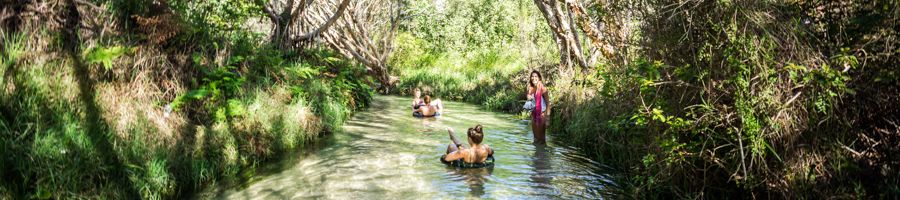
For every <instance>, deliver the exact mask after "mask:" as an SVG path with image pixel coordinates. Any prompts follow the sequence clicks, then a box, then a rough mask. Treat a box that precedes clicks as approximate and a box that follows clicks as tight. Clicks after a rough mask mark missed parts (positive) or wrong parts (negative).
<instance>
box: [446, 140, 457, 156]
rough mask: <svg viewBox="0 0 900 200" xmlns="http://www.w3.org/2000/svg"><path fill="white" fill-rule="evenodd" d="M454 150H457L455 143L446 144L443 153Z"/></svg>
mask: <svg viewBox="0 0 900 200" xmlns="http://www.w3.org/2000/svg"><path fill="white" fill-rule="evenodd" d="M454 151H459V147H456V145H455V144H453V143H450V145H447V153H444V154H450V153H452V152H454Z"/></svg>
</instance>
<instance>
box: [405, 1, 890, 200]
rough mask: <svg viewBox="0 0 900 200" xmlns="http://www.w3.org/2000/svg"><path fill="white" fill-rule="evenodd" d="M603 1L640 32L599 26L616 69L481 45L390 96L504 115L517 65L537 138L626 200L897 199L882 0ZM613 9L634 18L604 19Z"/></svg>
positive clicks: (515, 87) (608, 63) (413, 73)
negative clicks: (454, 102)
mask: <svg viewBox="0 0 900 200" xmlns="http://www.w3.org/2000/svg"><path fill="white" fill-rule="evenodd" d="M614 4H615V5H610V6H603V7H602V8H592V9H596V10H593V11H595V12H600V13H606V12H611V13H620V14H621V15H622V16H626V15H628V16H631V15H634V16H636V17H637V18H635V19H636V20H637V21H638V22H634V21H627V20H624V19H621V18H615V17H610V18H609V19H608V20H611V21H617V22H608V23H612V24H615V23H620V24H617V26H622V27H620V28H622V29H624V30H630V31H627V32H622V33H614V34H621V35H618V36H617V35H610V36H611V37H612V38H610V40H621V41H619V42H620V43H621V44H623V45H622V46H620V47H616V48H619V49H618V50H619V53H618V55H617V56H618V57H616V58H609V59H601V60H599V61H598V62H596V63H595V64H594V65H593V66H590V67H587V68H580V67H578V66H572V65H568V66H567V65H561V66H559V67H557V66H556V65H555V64H551V66H550V67H547V66H545V64H537V63H532V62H527V60H528V58H530V57H528V56H524V55H525V54H521V55H517V53H518V52H519V51H520V50H519V49H526V50H531V49H527V48H510V49H506V50H504V51H501V53H499V54H495V55H510V54H511V55H517V56H511V59H510V60H509V61H503V59H502V58H508V57H503V56H485V57H487V58H499V59H495V60H499V61H500V62H487V63H486V64H484V63H481V62H480V59H481V58H483V57H481V56H480V55H484V54H480V53H478V52H479V51H477V50H484V49H491V48H482V47H479V46H474V47H472V46H466V47H465V48H469V49H476V50H474V51H467V52H470V53H466V54H463V55H476V56H470V57H466V56H457V57H450V58H451V59H446V60H445V61H442V60H441V59H444V58H445V57H448V56H443V55H442V54H428V53H425V54H422V55H425V56H409V58H414V59H413V60H416V59H418V60H424V61H427V62H419V63H424V66H425V67H405V68H404V67H402V66H401V68H400V70H399V72H400V74H405V75H406V76H401V77H400V82H401V85H402V87H400V88H401V89H408V88H411V87H413V86H419V85H423V86H430V87H433V88H435V89H434V93H435V94H438V95H437V96H441V97H444V98H447V97H448V96H449V98H458V99H460V100H461V101H466V102H472V103H476V104H481V105H484V106H485V107H486V108H489V109H495V110H502V111H506V112H517V111H519V110H520V106H521V100H524V95H523V93H524V84H525V83H526V82H525V80H524V75H525V73H526V69H538V70H540V71H541V72H542V73H543V74H545V77H548V78H546V81H545V84H547V85H548V86H549V88H550V90H551V91H550V92H551V94H552V95H551V97H552V99H553V109H552V113H551V119H550V123H551V125H550V127H549V128H550V130H549V134H551V135H554V136H555V137H557V138H561V139H564V140H567V141H570V142H572V143H575V144H577V145H578V146H580V147H582V150H584V151H585V152H587V153H589V154H590V155H592V156H593V158H594V159H596V160H598V161H599V162H601V163H607V164H610V165H612V166H614V167H616V168H618V169H621V170H622V171H624V172H625V173H624V174H622V175H621V176H615V177H617V180H616V182H617V183H619V184H620V185H621V186H622V187H623V188H624V191H621V192H620V193H618V195H621V196H622V197H626V198H637V199H644V198H671V197H680V198H728V197H738V198H740V197H739V196H734V195H741V196H742V197H747V196H748V195H751V194H752V196H754V197H760V198H788V199H792V198H825V197H839V198H893V197H897V196H898V195H900V189H898V188H900V186H898V185H900V182H898V181H900V179H898V178H897V177H900V176H898V175H897V173H896V170H891V169H896V168H898V167H900V165H898V164H900V163H897V162H895V161H893V160H895V158H896V156H892V155H898V153H900V152H898V151H900V149H898V148H895V146H898V144H900V143H898V142H900V140H898V139H900V137H898V135H900V126H897V125H896V124H898V123H900V119H897V118H896V116H897V115H898V114H897V111H898V110H900V109H898V108H897V107H896V105H897V104H896V103H891V102H894V101H897V96H900V93H898V91H900V90H898V88H900V82H898V80H900V79H898V78H897V75H896V73H895V72H893V71H896V67H895V66H894V64H893V63H897V62H898V60H897V58H898V56H897V55H896V53H894V51H892V50H890V49H892V48H893V47H896V45H897V40H894V39H888V38H891V36H888V35H891V34H892V33H893V32H894V31H891V30H892V29H891V27H894V26H896V24H897V20H896V19H897V17H898V16H896V13H897V12H895V11H896V9H895V8H896V6H895V5H894V3H885V2H877V3H871V4H870V3H859V4H856V3H853V4H850V5H849V6H847V5H843V4H842V5H836V4H831V3H820V2H798V3H796V4H795V3H781V2H709V1H705V2H692V3H687V4H683V3H675V2H669V3H665V2H661V3H649V4H646V5H645V4H635V3H634V2H631V1H627V2H618V3H614ZM673 4H682V5H685V6H684V7H680V6H679V7H670V6H671V5H673ZM619 7H636V8H640V9H636V10H629V9H621V10H616V9H612V10H606V9H607V8H619ZM822 7H829V8H837V7H841V8H844V9H835V10H833V11H828V12H826V13H821V10H816V9H818V8H822ZM648 13H649V14H648ZM760 13H769V14H766V15H762V14H760ZM863 13H875V14H872V15H868V14H863ZM615 15H616V14H613V16H615ZM603 19H604V21H606V20H607V18H603ZM628 19H631V18H628ZM721 19H727V20H721ZM851 19H853V20H851ZM632 20H634V19H632ZM801 21H804V23H798V22H801ZM513 24H515V23H513ZM520 25H521V24H520ZM523 26H524V25H523ZM450 31H452V30H450ZM440 32H443V31H440ZM416 34H420V35H422V36H419V35H416ZM416 34H413V35H414V36H416V37H415V38H417V39H418V40H425V41H424V42H413V44H418V43H423V44H432V45H433V44H434V43H438V44H444V43H443V42H444V41H447V39H445V38H439V39H429V34H427V32H426V33H416ZM834 34H843V35H845V36H846V37H832V35H834ZM576 38H577V36H576ZM451 39H452V38H451ZM542 39H546V40H548V41H552V39H548V38H542ZM413 41H415V40H413ZM449 41H453V40H449ZM399 42H400V43H401V44H402V43H403V41H399ZM447 44H456V43H453V42H447ZM424 46H428V45H424ZM403 47H404V46H402V45H401V46H400V48H401V49H402V48H403ZM410 49H414V50H413V51H410V52H419V51H416V50H415V49H416V48H410ZM426 50H427V48H426ZM505 51H510V52H505ZM401 52H402V50H401ZM423 52H428V51H423ZM486 52H491V51H486ZM872 52H881V53H883V55H888V56H881V55H878V56H876V55H875V54H873V53H872ZM545 53H546V54H544V56H543V57H542V58H545V59H548V60H556V59H555V58H556V57H555V56H554V54H556V52H545ZM403 55H404V54H398V56H403ZM411 55H416V54H411ZM432 55H438V56H432ZM451 55H452V54H451ZM557 55H558V54H557ZM539 57H540V56H539ZM421 58H428V59H421ZM398 60H400V61H406V60H404V59H402V58H401V59H398ZM435 60H436V61H435ZM398 63H404V62H398ZM412 63H414V64H413V66H416V65H419V64H418V63H416V62H412ZM496 63H518V64H520V65H521V64H524V65H525V66H519V67H509V68H506V67H503V66H504V65H499V67H498V65H497V64H496ZM560 74H564V75H560ZM547 75H549V76H547Z"/></svg>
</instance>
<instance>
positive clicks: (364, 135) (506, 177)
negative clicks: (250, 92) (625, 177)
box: [198, 96, 611, 199]
mask: <svg viewBox="0 0 900 200" xmlns="http://www.w3.org/2000/svg"><path fill="white" fill-rule="evenodd" d="M410 103H411V99H410V98H408V97H395V96H377V97H375V100H374V101H373V103H372V106H371V108H369V109H368V110H365V111H363V112H359V113H357V114H356V115H355V116H353V118H352V119H351V120H350V121H348V122H347V123H346V124H345V125H344V127H343V130H342V131H339V132H337V133H333V134H328V135H325V136H323V138H321V139H320V141H319V142H317V143H316V144H313V145H310V146H312V147H309V148H306V149H304V150H301V152H298V153H295V154H289V155H286V156H285V158H283V159H282V160H280V161H276V162H275V163H270V164H266V166H262V167H261V169H260V170H259V171H260V172H258V173H257V175H255V176H253V178H252V180H245V181H243V183H237V184H227V185H225V184H223V185H220V186H215V187H212V188H209V189H207V191H204V192H201V194H200V195H198V197H199V198H201V199H451V198H452V199H459V198H487V199H548V198H550V199H557V198H561V199H599V198H602V196H601V194H603V193H604V191H606V189H605V187H608V186H610V185H611V183H610V182H609V178H608V177H607V175H606V174H604V173H603V171H606V170H604V169H605V167H604V165H602V164H600V163H597V162H595V161H593V160H591V159H589V158H587V157H586V156H584V155H583V154H581V153H579V151H578V150H577V149H576V148H574V147H570V146H566V145H564V144H561V143H562V142H560V141H557V140H555V138H553V137H552V136H548V144H547V145H534V144H532V143H531V142H532V134H531V128H530V127H531V126H530V125H529V122H528V120H521V119H517V118H515V117H514V116H513V115H508V114H499V113H494V112H490V111H485V110H483V109H481V108H480V107H478V106H475V105H471V104H465V103H458V102H449V101H445V102H444V104H445V107H446V109H445V112H444V113H443V116H440V117H437V118H429V119H419V118H413V117H411V115H410V113H411V110H410V108H409V105H410ZM476 124H482V125H483V126H484V132H485V139H484V143H485V144H489V145H490V146H491V147H492V148H493V149H494V151H495V152H496V153H495V156H494V157H495V158H496V162H495V165H494V166H493V167H489V168H479V169H457V168H453V167H448V166H445V165H444V164H441V162H439V160H438V159H439V158H440V156H441V155H442V154H443V153H444V152H445V150H446V148H447V145H448V144H449V143H450V139H449V136H448V135H447V131H446V128H447V127H452V128H453V129H454V130H455V131H456V137H457V138H459V139H460V141H462V142H465V141H466V135H465V131H466V129H467V128H468V127H473V126H475V125H476ZM550 135H552V133H551V134H550ZM466 145H467V146H468V144H466Z"/></svg>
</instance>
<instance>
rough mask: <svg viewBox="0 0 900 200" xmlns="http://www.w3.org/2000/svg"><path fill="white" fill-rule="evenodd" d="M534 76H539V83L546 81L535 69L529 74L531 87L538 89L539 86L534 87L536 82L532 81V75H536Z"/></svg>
mask: <svg viewBox="0 0 900 200" xmlns="http://www.w3.org/2000/svg"><path fill="white" fill-rule="evenodd" d="M534 74H537V75H538V80H539V81H544V77H542V76H541V72H539V71H538V70H536V69H535V70H531V73H529V74H528V84H529V85H531V87H537V86H535V85H534V81H531V75H534Z"/></svg>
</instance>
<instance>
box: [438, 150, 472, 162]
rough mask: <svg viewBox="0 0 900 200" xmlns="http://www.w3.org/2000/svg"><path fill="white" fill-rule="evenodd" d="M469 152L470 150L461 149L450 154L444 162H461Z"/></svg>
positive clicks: (445, 157)
mask: <svg viewBox="0 0 900 200" xmlns="http://www.w3.org/2000/svg"><path fill="white" fill-rule="evenodd" d="M468 152H469V151H468V150H462V149H460V150H459V151H454V152H450V153H449V154H447V155H446V156H444V160H445V161H454V160H459V159H462V158H463V157H464V156H465V154H466V153H468Z"/></svg>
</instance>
